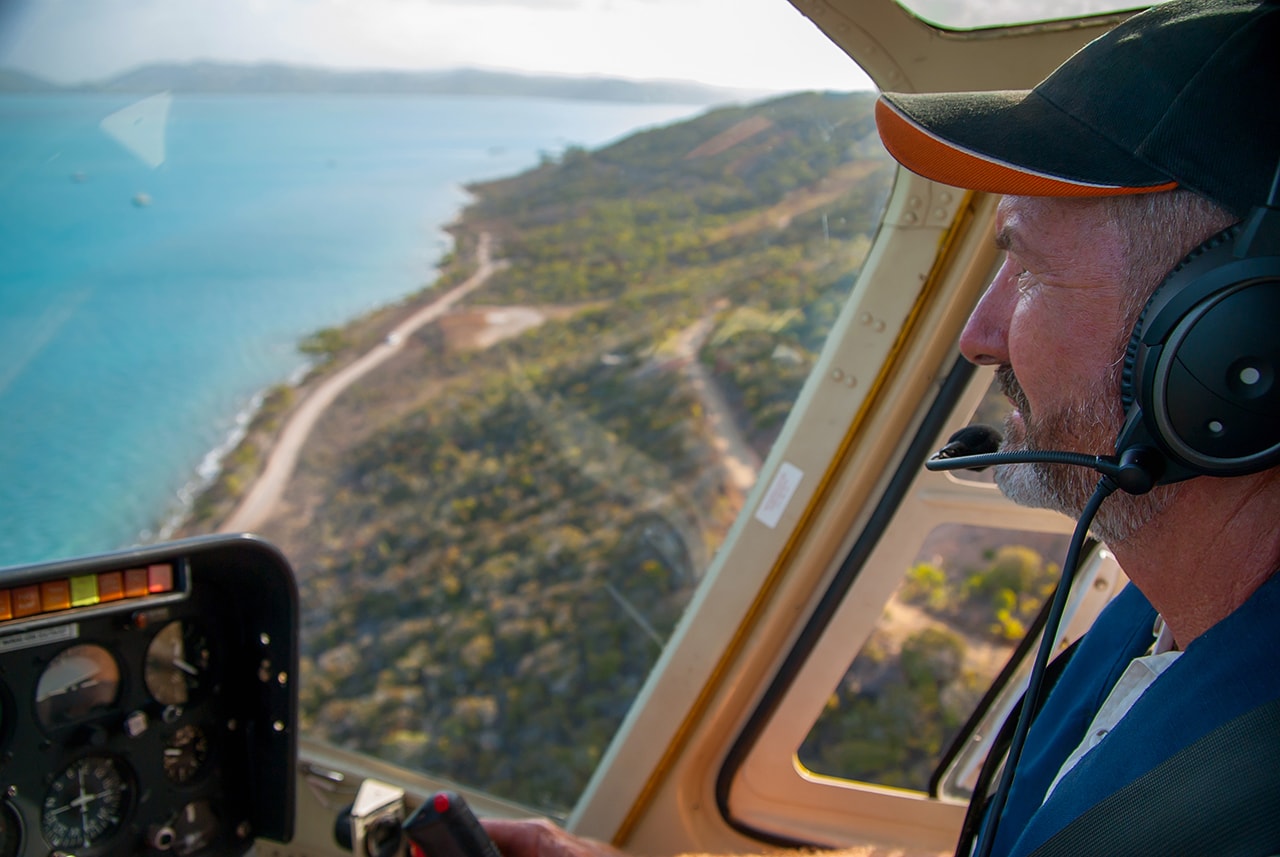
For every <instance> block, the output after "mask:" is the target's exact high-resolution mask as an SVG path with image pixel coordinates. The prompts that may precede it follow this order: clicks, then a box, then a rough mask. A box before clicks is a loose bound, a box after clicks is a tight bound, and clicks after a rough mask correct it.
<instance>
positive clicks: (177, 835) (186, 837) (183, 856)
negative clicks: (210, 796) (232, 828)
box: [151, 799, 218, 857]
mask: <svg viewBox="0 0 1280 857" xmlns="http://www.w3.org/2000/svg"><path fill="white" fill-rule="evenodd" d="M217 835H218V817H217V815H215V814H214V811H213V806H212V805H211V804H210V803H209V801H207V800H203V799H202V800H196V801H192V802H191V803H189V804H187V805H186V806H184V807H183V808H182V809H181V810H179V812H178V814H177V815H176V816H174V817H173V818H172V819H170V821H169V823H168V824H167V825H165V826H164V827H162V828H160V829H159V830H156V831H154V832H153V833H152V835H151V846H152V847H153V848H155V849H156V850H157V851H171V852H173V854H174V855H176V857H187V855H189V854H195V853H197V852H199V851H203V850H204V849H205V848H208V847H209V846H210V845H212V844H213V842H214V840H215V839H216V838H217Z"/></svg>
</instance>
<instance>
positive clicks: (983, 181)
mask: <svg viewBox="0 0 1280 857" xmlns="http://www.w3.org/2000/svg"><path fill="white" fill-rule="evenodd" d="M876 126H877V128H878V129H879V131H880V139H881V140H882V141H883V142H884V146H885V148H886V149H888V150H889V154H891V155H893V157H894V158H895V159H896V160H897V161H898V162H899V163H901V164H902V165H903V166H904V167H906V168H907V169H909V170H911V172H913V173H917V174H919V175H922V176H924V177H925V178H927V179H932V180H933V181H938V182H942V183H943V184H948V185H951V186H953V187H960V188H965V189H967V190H980V191H988V192H990V193H1009V194H1017V195H1019V196H1120V195H1122V194H1130V193H1155V192H1157V191H1166V190H1173V189H1174V188H1176V187H1177V186H1178V183H1177V182H1172V181H1171V182H1166V183H1164V184H1159V185H1148V186H1146V187H1121V186H1119V185H1096V184H1085V183H1082V182H1071V181H1067V180H1066V179H1059V178H1053V177H1052V176H1046V175H1042V174H1040V173H1033V172H1030V171H1027V170H1020V169H1018V168H1017V167H1013V166H1010V165H1008V164H1002V163H1000V162H998V161H993V160H990V159H988V158H984V157H982V156H980V155H975V154H973V153H971V152H967V151H965V150H963V149H960V148H958V147H956V146H954V145H952V144H950V143H948V142H946V141H945V140H941V139H939V138H937V137H935V136H933V135H932V134H930V133H929V132H928V131H926V130H925V129H923V128H921V127H920V126H919V125H917V124H916V123H914V122H912V121H911V120H910V119H909V118H907V117H906V116H904V115H903V114H902V113H900V112H899V111H898V110H897V109H896V108H895V107H894V106H893V105H892V104H890V103H888V102H887V101H885V100H884V99H883V98H881V99H880V100H878V101H877V102H876Z"/></svg>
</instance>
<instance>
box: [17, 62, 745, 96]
mask: <svg viewBox="0 0 1280 857" xmlns="http://www.w3.org/2000/svg"><path fill="white" fill-rule="evenodd" d="M165 90H168V91H170V92H174V93H284V92H289V93H352V94H370V93H380V94H395V95H502V96H508V97H511V96H519V97H533V98H567V99H581V100H584V101H614V102H628V103H637V102H640V103H643V102H651V103H661V104H723V103H725V102H733V101H749V100H754V99H756V98H759V97H761V96H763V95H767V94H770V93H764V92H761V91H759V90H748V89H731V88H727V87H716V86H707V85H704V84H700V83H690V82H687V81H663V80H653V81H636V80H625V79H622V78H609V77H567V76H565V77H561V76H555V75H532V74H529V75H526V74H517V73H513V72H498V71H484V70H481V69H454V70H450V71H341V70H336V69H327V68H314V67H307V66H293V65H279V64H272V63H264V64H258V65H235V64H230V63H218V62H194V63H185V64H176V63H158V64H155V65H146V66H141V67H139V68H136V69H133V70H131V71H127V72H123V73H121V74H118V75H115V76H114V77H110V78H107V79H106V80H101V81H97V82H94V83H87V84H78V85H75V86H60V85H58V84H55V83H50V82H49V81H47V80H42V79H40V78H38V77H34V76H32V75H29V74H26V73H25V72H20V71H15V70H12V69H0V92H32V93H55V92H133V93H140V94H152V93H155V92H161V91H165Z"/></svg>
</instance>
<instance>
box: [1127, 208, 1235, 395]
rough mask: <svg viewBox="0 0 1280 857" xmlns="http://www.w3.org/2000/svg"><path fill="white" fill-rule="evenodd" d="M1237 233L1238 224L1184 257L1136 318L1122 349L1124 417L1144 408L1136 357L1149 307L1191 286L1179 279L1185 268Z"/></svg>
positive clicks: (1139, 352)
mask: <svg viewBox="0 0 1280 857" xmlns="http://www.w3.org/2000/svg"><path fill="white" fill-rule="evenodd" d="M1239 231H1240V224H1238V223H1237V224H1234V225H1232V226H1228V227H1227V228H1226V229H1224V230H1222V231H1221V232H1218V233H1215V234H1214V235H1211V236H1209V237H1208V238H1207V239H1205V241H1204V242H1203V243H1201V244H1200V246H1199V247H1196V248H1195V249H1194V250H1192V251H1191V252H1190V253H1188V254H1187V255H1186V256H1184V257H1183V258H1182V261H1181V262H1179V263H1178V264H1177V265H1175V266H1174V268H1173V270H1172V271H1170V272H1169V273H1167V274H1165V277H1164V279H1163V280H1161V281H1160V285H1158V286H1156V288H1155V291H1153V292H1152V293H1151V296H1150V297H1149V298H1147V302H1146V304H1144V305H1143V307H1142V312H1141V313H1139V314H1138V320H1137V322H1135V323H1134V325H1133V334H1132V335H1131V336H1130V337H1129V344H1128V345H1127V346H1125V350H1124V364H1123V366H1122V367H1121V369H1120V403H1121V405H1122V406H1123V407H1124V412H1125V414H1129V413H1130V410H1131V409H1132V408H1133V406H1134V405H1135V404H1136V405H1137V406H1138V407H1139V408H1141V407H1143V406H1144V404H1146V402H1145V401H1144V400H1143V398H1142V395H1141V389H1140V387H1139V384H1138V379H1137V378H1136V371H1137V370H1136V368H1135V367H1136V364H1137V363H1138V358H1139V356H1140V355H1144V356H1145V350H1144V349H1143V345H1142V341H1143V334H1144V332H1145V331H1146V330H1147V328H1148V325H1147V321H1148V319H1149V318H1150V317H1151V315H1152V310H1151V307H1152V305H1153V304H1157V305H1164V304H1165V303H1166V301H1167V299H1168V298H1169V296H1170V292H1169V290H1170V289H1173V290H1177V289H1181V288H1185V286H1186V285H1187V284H1188V283H1189V282H1191V278H1188V277H1185V276H1183V275H1182V272H1183V271H1184V270H1185V269H1186V268H1187V266H1188V265H1191V264H1193V263H1195V262H1196V260H1197V259H1199V258H1200V257H1201V256H1203V255H1204V254H1205V253H1208V252H1209V251H1211V250H1213V249H1214V248H1215V247H1219V246H1221V245H1222V244H1223V243H1224V242H1226V241H1232V240H1234V239H1235V236H1236V235H1237V234H1238V233H1239Z"/></svg>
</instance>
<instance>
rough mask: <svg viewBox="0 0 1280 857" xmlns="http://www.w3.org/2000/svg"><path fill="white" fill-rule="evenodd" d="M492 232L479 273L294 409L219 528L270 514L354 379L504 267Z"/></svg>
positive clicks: (483, 243)
mask: <svg viewBox="0 0 1280 857" xmlns="http://www.w3.org/2000/svg"><path fill="white" fill-rule="evenodd" d="M490 249H491V241H490V236H489V233H487V232H485V233H482V234H481V235H480V242H479V245H478V247H477V248H476V260H477V266H476V272H475V273H474V274H472V275H471V276H470V277H469V278H468V279H467V280H466V282H463V283H461V284H460V285H458V286H455V287H454V288H453V289H450V290H449V291H448V292H445V293H444V294H443V295H441V296H440V297H439V298H437V299H436V300H434V301H432V302H431V303H430V304H428V305H427V306H425V307H423V308H422V309H420V310H418V311H417V312H416V313H414V314H413V315H411V316H410V317H409V318H407V319H405V320H404V321H403V322H401V323H400V324H399V325H397V326H396V328H395V329H394V330H392V331H391V333H389V334H388V335H387V337H386V339H385V340H383V341H382V342H381V343H379V344H378V345H375V346H374V347H373V348H371V349H370V350H369V351H368V352H367V353H365V354H364V356H362V357H360V358H359V359H358V360H356V361H355V362H354V363H352V364H351V365H349V366H346V367H344V368H343V369H342V370H340V371H338V372H335V373H334V374H333V375H332V376H330V377H328V378H326V379H325V380H324V381H323V382H322V383H321V384H320V385H319V386H318V387H316V388H315V389H314V390H312V391H311V394H310V395H309V396H307V398H306V399H305V400H303V402H302V404H301V405H299V406H298V409H297V410H296V411H294V412H293V415H292V416H291V417H290V418H289V422H288V423H287V424H286V425H285V427H284V430H283V431H281V432H280V436H279V438H278V439H277V441H276V445H275V447H274V448H273V449H272V451H271V455H270V456H269V457H268V459H267V466H266V468H265V469H264V470H263V471H262V475H261V476H259V477H258V479H257V480H256V481H255V482H254V483H253V487H252V488H251V489H250V490H249V492H248V493H247V494H246V495H245V496H244V498H243V499H241V501H240V504H239V505H238V506H237V507H236V508H235V510H234V511H233V512H232V513H231V514H230V515H228V516H227V519H226V520H225V521H223V523H222V526H221V527H220V528H219V529H220V532H224V533H240V532H250V531H252V530H255V529H257V528H258V527H260V526H261V525H262V523H263V522H264V521H266V520H267V519H268V518H270V517H271V515H272V513H273V512H274V511H275V508H276V505H277V504H278V503H279V501H280V496H281V494H283V493H284V489H285V486H286V485H287V484H288V483H289V477H291V476H292V475H293V469H294V467H295V466H297V463H298V453H299V452H301V450H302V445H303V444H304V443H306V440H307V436H308V435H309V434H311V429H312V428H313V427H314V426H315V424H316V420H318V419H319V418H320V416H321V414H323V413H324V411H325V409H326V408H328V407H329V405H330V404H332V403H333V401H334V400H335V399H336V398H338V396H339V395H341V394H342V392H343V391H344V390H346V389H347V387H349V386H350V385H351V384H353V383H355V382H356V381H358V380H359V379H360V378H362V377H364V375H366V374H367V373H369V372H371V371H372V370H373V369H375V368H376V367H378V366H379V365H380V364H382V363H383V362H384V361H386V360H387V359H388V358H390V357H391V356H392V355H393V354H395V353H396V352H398V351H399V350H400V349H401V348H403V347H404V343H405V340H406V339H408V337H409V336H410V335H412V334H413V333H414V331H416V330H417V329H418V328H420V327H422V326H423V325H426V324H430V323H431V322H433V321H435V320H437V319H438V318H440V317H441V316H442V315H444V314H445V313H446V312H448V311H449V310H450V309H451V308H452V307H453V305H454V304H456V303H457V302H458V301H460V300H462V299H463V298H464V297H466V296H467V295H469V294H471V293H472V292H474V291H475V290H476V289H478V288H480V287H481V286H482V285H484V283H485V281H486V280H487V279H488V278H489V277H490V276H491V275H492V274H493V272H494V271H497V270H498V269H499V268H501V267H502V265H503V263H501V262H494V261H493V259H492V258H491V252H490Z"/></svg>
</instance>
